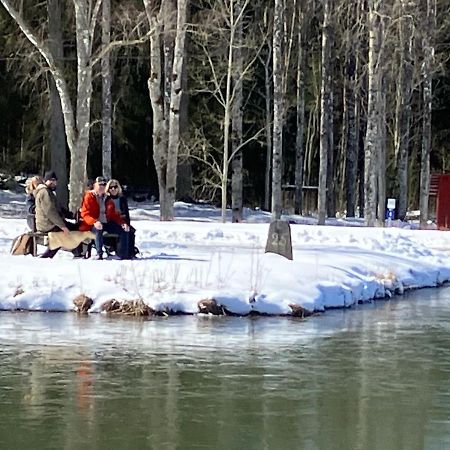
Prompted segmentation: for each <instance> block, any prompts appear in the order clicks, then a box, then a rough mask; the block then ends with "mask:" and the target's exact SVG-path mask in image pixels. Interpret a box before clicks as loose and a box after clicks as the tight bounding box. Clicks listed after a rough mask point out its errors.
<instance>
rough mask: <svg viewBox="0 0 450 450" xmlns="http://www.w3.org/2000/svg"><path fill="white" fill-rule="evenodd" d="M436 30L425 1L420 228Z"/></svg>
mask: <svg viewBox="0 0 450 450" xmlns="http://www.w3.org/2000/svg"><path fill="white" fill-rule="evenodd" d="M435 28H436V0H426V17H425V27H424V35H423V38H422V48H423V53H424V55H423V58H424V59H423V63H422V71H421V76H422V101H423V122H422V153H421V162H420V199H419V200H420V205H419V206H420V226H421V227H426V224H427V220H428V194H429V190H430V152H431V111H432V100H433V91H432V66H433V59H434V45H433V37H434V32H435Z"/></svg>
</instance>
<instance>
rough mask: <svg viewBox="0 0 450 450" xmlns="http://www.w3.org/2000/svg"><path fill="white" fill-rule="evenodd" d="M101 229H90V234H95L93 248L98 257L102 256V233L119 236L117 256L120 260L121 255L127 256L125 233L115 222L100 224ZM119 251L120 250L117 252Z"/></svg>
mask: <svg viewBox="0 0 450 450" xmlns="http://www.w3.org/2000/svg"><path fill="white" fill-rule="evenodd" d="M102 225H103V229H101V230H97V228H95V227H92V230H91V231H92V232H93V233H94V234H95V248H96V249H97V253H98V254H99V255H103V232H105V231H106V232H107V233H111V234H117V235H118V236H119V246H118V253H119V254H118V255H117V256H119V257H120V258H122V257H123V256H122V255H127V254H128V236H127V234H128V233H127V232H125V231H124V229H123V228H122V227H121V226H120V225H119V224H117V223H116V222H107V223H104V224H102ZM119 249H120V250H119Z"/></svg>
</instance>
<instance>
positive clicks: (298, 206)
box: [295, 2, 306, 214]
mask: <svg viewBox="0 0 450 450" xmlns="http://www.w3.org/2000/svg"><path fill="white" fill-rule="evenodd" d="M304 17H305V13H304V6H303V5H302V3H301V2H300V3H299V14H298V19H297V26H298V28H297V39H298V41H297V92H296V100H297V104H296V118H297V130H296V136H295V213H296V214H301V213H302V209H303V178H304V177H303V164H304V160H305V144H304V132H305V77H306V68H305V66H306V57H305V56H306V52H305V49H304V45H305V35H306V33H305V24H306V21H305V20H304Z"/></svg>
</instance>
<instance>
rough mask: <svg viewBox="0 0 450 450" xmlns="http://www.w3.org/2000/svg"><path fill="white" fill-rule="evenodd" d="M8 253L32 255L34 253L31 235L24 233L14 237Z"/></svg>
mask: <svg viewBox="0 0 450 450" xmlns="http://www.w3.org/2000/svg"><path fill="white" fill-rule="evenodd" d="M10 253H11V255H32V254H33V253H34V251H33V237H32V236H30V235H29V234H28V233H25V234H21V235H20V236H17V237H16V238H14V240H13V242H12V245H11V251H10Z"/></svg>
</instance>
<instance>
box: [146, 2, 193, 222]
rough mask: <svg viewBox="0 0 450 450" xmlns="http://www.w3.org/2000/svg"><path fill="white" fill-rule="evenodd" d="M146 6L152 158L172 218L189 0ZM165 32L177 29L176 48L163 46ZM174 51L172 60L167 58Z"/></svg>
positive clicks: (163, 213)
mask: <svg viewBox="0 0 450 450" xmlns="http://www.w3.org/2000/svg"><path fill="white" fill-rule="evenodd" d="M144 6H145V11H146V14H147V19H148V21H149V24H150V27H151V29H152V30H153V31H154V32H153V33H152V34H151V36H150V77H149V79H148V89H149V94H150V100H151V104H152V110H153V160H154V162H155V168H156V173H157V176H158V187H159V202H160V219H161V220H173V218H174V210H173V207H174V202H175V194H176V183H177V163H178V150H179V145H180V107H181V100H182V95H183V71H184V70H185V42H186V22H187V0H178V2H177V6H176V10H175V5H174V4H173V3H172V2H165V1H163V2H162V3H161V6H160V9H159V10H157V8H155V5H154V2H153V1H151V0H144ZM169 7H171V8H172V9H170V8H169ZM175 12H176V30H173V29H171V27H170V25H169V24H170V23H173V22H172V19H173V17H174V14H175ZM166 33H167V34H173V33H175V38H174V44H173V52H170V51H168V50H167V48H161V47H162V46H161V38H162V37H165V34H166ZM168 39H169V38H168V37H167V36H166V39H165V40H164V43H165V44H167V45H169V44H170V40H168ZM163 47H166V45H164V46H163ZM171 55H172V58H173V60H172V61H166V59H167V58H171ZM163 67H164V68H165V70H169V68H170V73H169V72H165V75H164V76H163ZM169 81H170V83H169ZM163 89H164V91H163ZM167 90H168V91H167ZM168 99H169V100H170V101H168Z"/></svg>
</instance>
